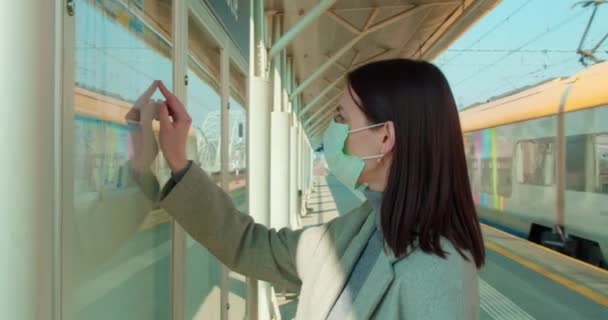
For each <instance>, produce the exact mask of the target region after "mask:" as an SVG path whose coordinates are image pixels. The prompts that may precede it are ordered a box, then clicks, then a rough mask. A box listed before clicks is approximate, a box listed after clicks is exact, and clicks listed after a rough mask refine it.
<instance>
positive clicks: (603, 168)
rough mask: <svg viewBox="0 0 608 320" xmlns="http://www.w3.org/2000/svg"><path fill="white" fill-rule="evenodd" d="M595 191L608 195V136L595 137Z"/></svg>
mask: <svg viewBox="0 0 608 320" xmlns="http://www.w3.org/2000/svg"><path fill="white" fill-rule="evenodd" d="M594 145H595V159H596V163H595V168H596V171H595V172H596V174H595V190H596V192H600V193H608V134H600V135H597V136H595V143H594Z"/></svg>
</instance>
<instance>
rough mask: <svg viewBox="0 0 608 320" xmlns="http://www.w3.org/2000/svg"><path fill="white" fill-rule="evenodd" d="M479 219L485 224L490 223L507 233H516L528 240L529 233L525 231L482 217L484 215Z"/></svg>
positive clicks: (515, 234)
mask: <svg viewBox="0 0 608 320" xmlns="http://www.w3.org/2000/svg"><path fill="white" fill-rule="evenodd" d="M479 221H480V222H481V223H483V224H487V225H489V226H491V227H494V228H496V229H499V230H502V231H504V232H506V233H509V234H512V235H514V236H516V237H520V238H523V239H526V240H527V239H528V234H526V233H524V232H521V231H519V230H515V229H513V228H510V227H507V226H503V225H502V224H499V223H496V222H493V221H491V220H489V219H486V218H482V217H479Z"/></svg>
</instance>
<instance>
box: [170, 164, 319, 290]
mask: <svg viewBox="0 0 608 320" xmlns="http://www.w3.org/2000/svg"><path fill="white" fill-rule="evenodd" d="M160 206H161V207H162V208H163V209H165V210H166V211H167V212H168V213H169V214H171V215H172V216H173V217H174V218H175V219H176V220H177V222H179V224H180V225H181V226H182V227H183V228H184V229H185V230H186V232H188V234H190V236H192V238H194V239H195V240H196V241H198V242H199V243H201V244H202V245H203V246H204V247H206V248H207V250H209V252H211V253H212V254H213V255H214V256H215V257H217V258H218V259H219V260H220V261H221V262H222V263H224V264H225V265H226V266H227V267H228V268H230V269H232V270H234V271H236V272H238V273H241V274H243V275H246V276H249V277H253V278H257V279H260V280H264V281H268V282H272V283H275V284H279V285H283V286H285V288H286V289H288V290H290V291H293V292H297V291H299V289H300V286H301V283H302V279H303V277H304V276H305V274H304V271H305V270H306V269H307V268H306V261H309V260H310V259H309V258H310V257H311V255H312V251H311V250H314V248H315V247H316V245H315V244H316V243H317V242H318V241H320V239H321V237H322V236H323V235H324V234H325V231H326V229H327V226H326V225H320V226H314V227H310V228H305V229H300V230H295V231H294V230H291V229H289V228H282V229H280V230H278V231H277V230H275V229H269V228H267V227H266V226H264V225H262V224H259V223H255V222H254V220H253V218H252V217H251V216H249V215H246V214H243V213H241V212H239V211H238V210H237V209H236V208H235V206H234V204H233V203H232V200H231V199H230V197H229V196H228V195H227V194H226V193H225V192H224V191H223V190H222V189H221V188H220V187H218V186H217V185H216V184H215V183H214V182H213V181H212V180H211V179H210V178H209V176H208V175H207V174H206V173H205V172H204V171H203V170H202V169H200V168H199V167H198V166H194V165H193V166H191V167H190V168H189V169H188V171H187V172H186V173H185V174H184V176H183V177H182V178H181V179H180V181H179V182H177V184H176V185H175V186H173V187H172V188H171V189H170V191H168V194H166V195H165V196H164V197H163V199H162V200H161V202H160Z"/></svg>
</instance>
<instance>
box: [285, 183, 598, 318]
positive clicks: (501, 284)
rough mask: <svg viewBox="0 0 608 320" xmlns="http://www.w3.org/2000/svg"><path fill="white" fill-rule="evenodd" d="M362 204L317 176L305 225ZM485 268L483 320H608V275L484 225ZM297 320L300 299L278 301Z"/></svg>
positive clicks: (339, 186) (481, 281)
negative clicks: (298, 300) (296, 314)
mask: <svg viewBox="0 0 608 320" xmlns="http://www.w3.org/2000/svg"><path fill="white" fill-rule="evenodd" d="M360 203H361V200H360V199H358V198H357V197H356V196H355V195H354V194H353V193H352V192H350V191H349V190H348V189H347V188H346V187H344V186H343V185H342V184H341V183H340V182H339V181H337V179H336V178H335V177H333V176H331V175H316V176H315V181H314V191H313V192H312V193H311V194H310V197H309V199H308V201H307V206H308V207H309V210H308V212H307V213H306V214H305V215H303V216H302V217H301V218H300V219H301V225H302V226H308V225H314V224H320V223H325V222H328V221H330V220H331V219H333V218H335V217H337V216H339V215H341V214H345V213H347V212H349V211H350V210H351V209H352V208H354V207H356V206H358V205H359V204H360ZM482 232H483V235H484V240H485V245H486V254H487V259H486V265H485V266H484V267H483V268H482V269H481V270H480V271H479V275H480V279H479V287H480V291H479V292H480V300H481V304H480V319H482V320H507V319H508V320H516V319H517V320H519V319H522V320H533V319H537V320H561V319H563V320H566V319H568V320H572V319H577V320H587V319H588V320H592V319H593V320H598V319H608V271H606V270H603V269H600V268H596V267H594V266H591V265H588V264H586V263H583V262H581V261H578V260H575V259H573V258H570V257H567V256H564V255H562V254H560V253H557V252H554V251H551V250H549V249H547V248H544V247H542V246H539V245H536V244H534V243H531V242H529V241H527V240H525V239H522V238H519V237H516V236H513V235H511V234H508V233H506V232H503V231H501V230H499V229H497V228H495V227H491V226H488V225H484V224H482ZM278 300H279V301H280V311H281V315H282V319H292V318H293V316H294V314H295V309H296V306H297V299H296V298H295V297H285V296H280V297H278Z"/></svg>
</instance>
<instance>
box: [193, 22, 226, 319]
mask: <svg viewBox="0 0 608 320" xmlns="http://www.w3.org/2000/svg"><path fill="white" fill-rule="evenodd" d="M184 20H188V19H187V18H185V17H184ZM220 87H221V88H220V92H221V97H220V99H221V109H220V117H221V126H220V128H221V139H220V154H221V174H222V176H221V181H222V188H224V190H225V191H226V192H228V191H229V190H230V180H231V179H230V162H229V160H230V159H229V157H230V154H229V147H230V52H228V49H227V48H226V47H224V48H222V49H221V53H220ZM229 278H230V270H229V269H228V268H227V267H226V266H224V265H223V264H222V278H221V281H220V306H221V307H220V319H221V320H227V319H228V291H229V290H228V281H229Z"/></svg>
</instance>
